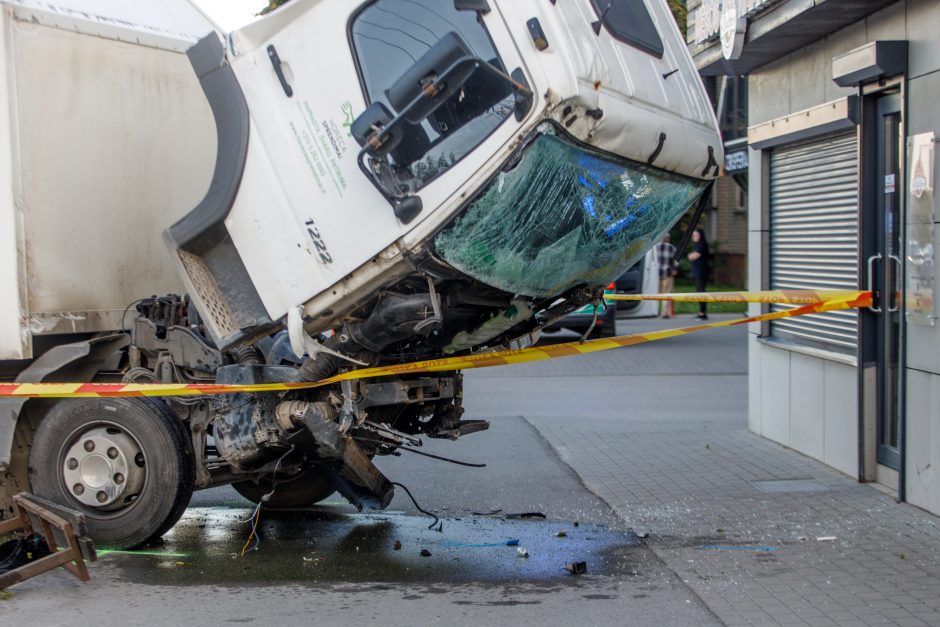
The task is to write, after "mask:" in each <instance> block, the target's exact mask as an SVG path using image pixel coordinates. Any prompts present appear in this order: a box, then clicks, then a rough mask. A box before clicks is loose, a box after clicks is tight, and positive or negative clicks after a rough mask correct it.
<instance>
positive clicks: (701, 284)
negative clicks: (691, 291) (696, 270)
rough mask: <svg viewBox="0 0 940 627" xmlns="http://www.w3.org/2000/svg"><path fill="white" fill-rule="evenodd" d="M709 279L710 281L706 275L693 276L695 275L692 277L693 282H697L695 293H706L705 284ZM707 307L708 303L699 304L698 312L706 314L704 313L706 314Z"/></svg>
mask: <svg viewBox="0 0 940 627" xmlns="http://www.w3.org/2000/svg"><path fill="white" fill-rule="evenodd" d="M707 279H708V277H707V275H704V274H693V275H692V281H694V282H695V291H696V292H704V291H705V283H706V282H707ZM707 306H708V303H699V304H698V312H699V313H700V314H704V313H705V309H706V308H707Z"/></svg>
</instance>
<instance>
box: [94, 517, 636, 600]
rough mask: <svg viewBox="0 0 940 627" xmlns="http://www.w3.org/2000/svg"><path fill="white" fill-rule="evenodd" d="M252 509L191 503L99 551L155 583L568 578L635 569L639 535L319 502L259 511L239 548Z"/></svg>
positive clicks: (130, 575) (127, 572)
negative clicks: (576, 572) (140, 543)
mask: <svg viewBox="0 0 940 627" xmlns="http://www.w3.org/2000/svg"><path fill="white" fill-rule="evenodd" d="M251 511H252V510H251V509H249V508H243V507H237V508H236V507H218V506H213V507H191V508H189V509H188V510H187V511H186V514H185V515H184V517H183V519H182V520H181V521H180V522H179V523H178V524H177V525H176V527H174V529H173V530H172V531H171V532H170V533H168V534H167V535H166V536H164V541H163V542H162V543H161V544H160V545H159V546H154V547H149V548H148V549H146V550H143V551H140V552H114V553H107V552H104V555H102V557H101V560H102V561H104V562H105V563H109V564H113V565H115V566H117V567H118V568H120V570H121V571H122V576H123V578H125V579H127V580H130V581H133V582H135V583H144V584H159V585H197V584H198V585H204V584H214V585H227V584H258V585H266V584H283V583H311V584H313V583H320V584H322V583H346V582H375V583H382V582H389V583H400V582H403V583H408V582H410V583H455V582H537V581H549V580H560V579H564V578H570V577H571V575H569V574H568V573H567V572H566V571H565V570H564V565H565V564H566V563H568V562H580V561H584V562H587V568H588V575H618V574H619V575H624V576H632V575H635V574H636V565H637V557H636V556H635V555H634V556H631V554H630V549H633V548H635V547H637V546H638V545H639V544H640V541H639V539H638V538H637V537H636V535H634V534H632V533H629V532H622V531H612V530H610V529H607V528H605V527H601V526H597V525H591V524H585V523H580V524H579V525H578V526H577V527H575V526H574V524H573V523H564V522H557V521H551V520H537V519H524V520H506V519H503V518H496V517H486V516H473V517H461V518H445V519H443V531H442V532H439V531H434V530H430V529H428V528H427V527H428V524H429V523H430V522H431V519H430V518H427V517H417V516H409V515H405V514H403V513H395V512H387V511H386V512H380V513H374V514H359V513H355V511H354V510H351V509H350V508H349V507H348V506H347V507H343V506H335V507H334V506H325V507H323V506H320V507H317V508H315V509H311V510H303V511H277V512H275V511H262V513H261V518H260V522H259V524H258V533H259V537H260V541H259V544H258V546H257V549H256V550H252V551H249V552H247V553H246V554H245V556H244V557H240V556H239V553H240V552H241V550H242V547H243V546H244V544H245V542H246V540H247V539H248V535H249V532H250V527H249V525H248V524H247V523H246V522H244V521H246V520H247V519H248V518H249V517H250V516H251ZM562 530H563V531H564V532H565V534H566V535H565V537H557V533H558V532H559V531H562ZM511 540H518V541H519V544H518V546H515V545H506V542H509V541H511ZM396 541H398V542H400V543H401V549H400V550H395V548H394V547H395V543H396ZM519 548H524V549H525V550H526V551H527V552H528V555H529V557H528V558H524V557H520V556H519V555H518V550H517V549H519ZM422 549H426V550H427V551H429V552H430V553H431V555H430V557H422V556H421V550H422Z"/></svg>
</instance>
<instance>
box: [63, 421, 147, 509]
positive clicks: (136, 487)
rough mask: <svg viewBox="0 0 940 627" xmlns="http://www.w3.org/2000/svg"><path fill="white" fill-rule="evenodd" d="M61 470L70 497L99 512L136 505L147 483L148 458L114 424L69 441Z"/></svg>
mask: <svg viewBox="0 0 940 627" xmlns="http://www.w3.org/2000/svg"><path fill="white" fill-rule="evenodd" d="M59 468H60V471H61V474H60V477H61V481H62V487H63V489H64V490H65V492H66V494H68V495H69V497H70V498H71V499H73V500H74V501H77V502H78V503H80V504H81V505H84V506H85V507H86V508H91V509H93V510H95V511H98V512H114V511H116V510H120V509H123V508H125V507H128V506H130V505H132V504H133V503H134V502H136V501H137V499H138V497H139V496H140V493H141V491H142V490H143V488H144V485H145V484H146V480H147V463H146V456H145V455H144V452H143V448H142V447H141V446H140V443H139V442H138V441H137V438H136V437H134V435H133V434H132V433H130V432H129V431H127V430H126V429H124V428H123V427H121V426H119V425H115V424H111V423H95V424H91V425H85V426H83V427H82V428H81V429H79V430H77V431H76V432H75V433H73V434H72V435H71V436H70V437H69V438H67V439H66V442H65V445H64V446H63V447H62V450H61V453H60V455H59Z"/></svg>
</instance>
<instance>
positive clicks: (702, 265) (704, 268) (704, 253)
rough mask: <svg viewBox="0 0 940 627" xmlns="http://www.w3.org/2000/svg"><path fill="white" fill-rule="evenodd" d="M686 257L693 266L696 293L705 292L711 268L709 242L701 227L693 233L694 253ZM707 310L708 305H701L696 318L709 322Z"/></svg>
mask: <svg viewBox="0 0 940 627" xmlns="http://www.w3.org/2000/svg"><path fill="white" fill-rule="evenodd" d="M686 256H687V257H688V258H689V261H690V262H691V264H692V281H693V282H694V283H695V291H696V292H704V291H705V284H706V283H708V274H709V272H710V271H711V267H710V266H709V263H708V257H709V254H708V241H707V240H706V239H705V230H704V229H702V228H701V227H699V228H697V229H695V230H694V231H693V232H692V252H690V253H689V254H688V255H686ZM707 308H708V307H707V303H699V304H698V313H697V314H696V315H695V317H696V318H698V319H699V320H708V314H707V313H706V310H707Z"/></svg>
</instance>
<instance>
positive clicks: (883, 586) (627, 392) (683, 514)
mask: <svg viewBox="0 0 940 627" xmlns="http://www.w3.org/2000/svg"><path fill="white" fill-rule="evenodd" d="M690 323H691V319H682V318H680V319H677V320H676V321H660V320H647V321H621V323H620V325H619V329H618V331H619V333H630V332H634V331H642V330H649V329H651V328H658V327H662V326H663V325H670V326H671V325H681V324H690ZM744 333H745V331H744V329H743V328H741V329H736V328H735V329H725V330H716V331H706V332H703V333H701V334H696V335H692V336H687V337H683V338H675V339H673V340H668V341H665V342H661V343H657V344H655V345H644V346H639V347H632V348H628V349H618V350H615V351H610V352H609V353H603V354H602V355H604V357H603V358H600V359H601V360H600V361H588V360H586V359H582V358H571V359H570V360H559V361H555V362H551V363H550V364H531V365H524V366H513V367H508V368H502V369H500V370H499V373H498V376H497V373H496V372H495V371H493V372H477V373H473V374H472V375H468V377H467V379H468V381H467V383H468V386H480V387H485V389H486V394H487V395H488V397H489V399H491V400H490V401H488V403H489V404H488V405H487V406H486V407H482V408H480V409H482V414H486V413H487V410H489V412H490V414H498V413H499V409H498V408H499V406H500V404H501V400H504V399H505V398H506V397H513V396H516V395H524V396H525V397H527V405H528V406H529V407H530V408H531V413H530V414H529V415H527V416H526V418H527V419H528V420H529V421H530V422H531V423H532V424H533V425H534V426H535V427H536V428H537V429H538V430H539V431H540V432H541V433H542V434H543V435H544V437H545V438H546V439H547V440H548V441H549V443H550V444H551V445H552V446H553V447H554V448H555V449H556V450H557V451H558V453H559V454H560V455H561V457H562V459H564V460H565V461H566V462H567V463H568V464H569V465H570V466H571V467H572V468H573V469H574V470H575V471H576V472H577V473H578V474H579V475H580V476H581V478H582V479H583V481H584V482H585V484H586V485H587V486H588V487H589V488H590V489H591V490H592V491H593V492H595V493H596V494H598V495H599V496H600V497H601V498H603V499H604V500H606V501H607V502H608V503H609V504H610V505H611V506H612V507H613V509H614V510H615V511H616V512H617V513H618V514H619V515H620V516H621V517H622V518H623V520H624V521H626V523H627V524H628V525H630V526H632V527H633V528H634V529H636V530H637V531H639V532H648V533H649V534H650V536H649V539H648V540H647V542H648V543H649V545H650V546H651V547H652V548H653V550H654V551H655V553H656V554H657V555H658V556H659V557H660V558H662V559H663V560H664V561H665V562H666V564H667V565H668V566H669V567H670V568H671V569H673V570H674V571H675V572H676V573H677V574H678V575H679V576H680V577H682V578H683V579H684V580H685V581H686V582H687V584H688V585H689V586H690V587H691V588H692V589H693V590H694V591H695V592H696V593H697V594H698V595H699V596H700V598H701V599H702V600H703V601H704V602H705V604H706V605H707V606H708V607H709V608H710V609H711V610H712V611H714V612H715V613H716V614H717V616H718V617H719V618H720V619H721V620H723V621H724V622H725V623H727V624H729V625H738V624H785V625H789V624H810V625H852V624H859V625H875V624H898V625H940V525H938V519H937V518H936V517H934V516H932V515H930V514H928V513H925V512H923V511H921V510H918V509H916V508H914V507H911V506H908V505H904V504H897V503H896V502H895V500H894V499H893V497H892V496H890V495H888V494H886V493H884V492H881V491H879V490H878V489H877V488H875V487H872V486H869V485H862V484H859V483H858V482H856V481H854V480H853V479H851V478H850V477H847V476H845V475H842V474H841V473H839V472H837V471H835V470H832V469H830V468H828V467H827V466H824V465H823V464H821V463H819V462H817V461H815V460H812V459H810V458H807V457H805V456H803V455H801V454H799V453H796V452H794V451H791V450H789V449H786V448H784V447H782V446H779V445H777V444H775V443H773V442H770V441H768V440H765V439H763V438H760V437H758V436H756V435H754V434H752V433H750V432H749V431H748V430H747V416H746V395H747V377H746V365H745V364H746V348H745V335H744ZM596 359H597V358H596ZM625 373H628V375H627V376H625ZM572 394H575V395H578V396H581V399H580V403H577V400H578V399H572V398H571V395H572ZM480 396H482V393H481V392H480V391H477V392H476V393H472V394H471V393H468V394H467V397H468V398H480ZM520 400H521V399H520ZM572 401H575V402H576V403H577V404H579V405H580V406H581V407H582V408H584V410H582V411H579V412H578V414H582V413H583V414H586V415H577V416H575V415H573V414H572V412H571V410H570V408H571V406H572ZM476 409H477V408H474V410H476ZM474 413H475V414H476V413H480V412H478V411H474ZM761 482H765V483H761Z"/></svg>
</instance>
